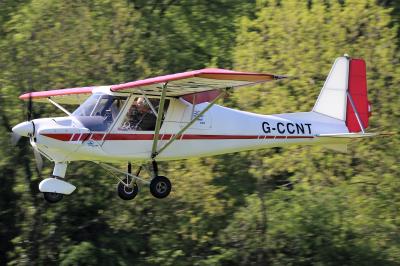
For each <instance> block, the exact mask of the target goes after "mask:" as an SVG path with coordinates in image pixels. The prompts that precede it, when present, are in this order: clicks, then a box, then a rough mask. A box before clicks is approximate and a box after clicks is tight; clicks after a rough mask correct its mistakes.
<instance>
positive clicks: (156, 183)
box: [150, 176, 172, 199]
mask: <svg viewBox="0 0 400 266" xmlns="http://www.w3.org/2000/svg"><path fill="white" fill-rule="evenodd" d="M171 188H172V185H171V182H170V181H169V179H168V178H166V177H165V176H156V177H154V178H153V180H151V182H150V192H151V194H152V195H153V196H154V197H156V198H158V199H163V198H165V197H167V196H168V195H169V193H170V192H171Z"/></svg>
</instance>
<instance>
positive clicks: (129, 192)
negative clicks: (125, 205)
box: [117, 178, 139, 200]
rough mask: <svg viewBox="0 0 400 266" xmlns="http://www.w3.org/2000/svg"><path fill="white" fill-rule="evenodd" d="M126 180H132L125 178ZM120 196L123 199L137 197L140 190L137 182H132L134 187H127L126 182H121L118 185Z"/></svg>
mask: <svg viewBox="0 0 400 266" xmlns="http://www.w3.org/2000/svg"><path fill="white" fill-rule="evenodd" d="M124 181H125V182H130V181H131V179H130V178H129V179H127V178H126V179H125V180H124ZM117 192H118V196H119V197H120V198H121V199H123V200H132V199H134V198H135V197H136V195H137V194H138V192H139V187H138V185H137V184H136V183H133V184H132V187H127V186H125V185H124V183H122V182H119V183H118V186H117Z"/></svg>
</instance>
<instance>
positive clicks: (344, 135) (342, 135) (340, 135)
mask: <svg viewBox="0 0 400 266" xmlns="http://www.w3.org/2000/svg"><path fill="white" fill-rule="evenodd" d="M379 135H380V134H379V133H335V134H319V135H317V137H320V138H353V139H355V138H368V137H375V136H379Z"/></svg>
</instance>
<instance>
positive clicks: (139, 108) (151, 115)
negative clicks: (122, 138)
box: [118, 97, 169, 131]
mask: <svg viewBox="0 0 400 266" xmlns="http://www.w3.org/2000/svg"><path fill="white" fill-rule="evenodd" d="M149 102H150V104H149V103H148V102H147V101H146V99H145V98H144V97H138V98H136V99H135V100H134V101H133V103H132V105H131V107H130V108H129V110H128V112H127V113H126V116H125V118H124V120H123V122H122V124H121V126H120V127H119V128H118V129H119V130H136V131H146V130H155V128H156V121H157V112H158V107H159V105H160V99H158V98H149ZM168 105H169V100H165V104H164V116H165V114H166V112H167V109H168Z"/></svg>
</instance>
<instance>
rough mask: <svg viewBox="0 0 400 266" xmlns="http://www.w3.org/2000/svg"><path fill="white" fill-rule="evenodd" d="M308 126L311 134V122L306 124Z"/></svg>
mask: <svg viewBox="0 0 400 266" xmlns="http://www.w3.org/2000/svg"><path fill="white" fill-rule="evenodd" d="M305 125H306V126H307V127H308V134H311V124H305Z"/></svg>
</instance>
